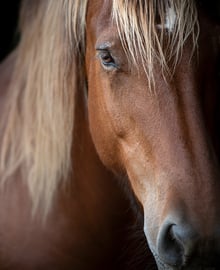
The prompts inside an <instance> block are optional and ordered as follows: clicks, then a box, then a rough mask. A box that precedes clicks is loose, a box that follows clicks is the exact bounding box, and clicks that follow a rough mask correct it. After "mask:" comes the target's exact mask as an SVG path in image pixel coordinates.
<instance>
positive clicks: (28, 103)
mask: <svg viewBox="0 0 220 270" xmlns="http://www.w3.org/2000/svg"><path fill="white" fill-rule="evenodd" d="M86 8H87V0H74V1H73V0H24V1H23V6H22V10H21V21H20V28H21V33H22V35H21V41H20V44H19V46H18V48H17V59H16V64H15V68H14V74H13V79H12V82H11V86H10V89H9V91H8V97H7V104H6V108H5V115H4V116H2V117H1V119H2V126H1V127H4V132H3V141H2V142H1V153H0V176H1V182H2V183H5V181H7V180H8V179H10V178H11V177H12V175H13V173H15V172H16V171H17V170H18V169H21V172H22V174H23V176H22V178H23V179H24V181H25V182H26V183H27V185H28V188H29V190H30V195H31V197H32V199H33V209H37V207H39V205H40V204H41V206H43V207H44V209H46V210H45V211H48V209H49V207H50V205H51V202H52V198H53V196H54V194H55V191H56V190H57V186H58V184H59V182H60V181H61V180H63V179H65V178H67V175H68V172H69V171H70V169H71V149H72V137H73V129H74V93H75V91H76V90H77V91H80V89H77V88H79V85H81V86H82V83H81V84H80V81H82V80H80V81H79V73H80V64H81V62H83V59H84V47H85V44H84V42H85V24H86ZM169 8H171V9H173V10H174V12H175V13H176V20H175V24H174V26H173V31H172V32H170V33H168V32H167V31H166V29H165V27H164V22H165V18H166V16H167V11H168V9H169ZM112 18H113V20H114V21H115V22H116V25H117V28H118V32H119V35H120V38H121V41H122V45H123V47H124V49H125V51H126V53H127V56H128V58H129V59H131V61H132V62H133V63H134V64H136V63H137V57H138V55H141V56H142V59H143V65H144V68H145V71H146V74H147V76H148V79H149V81H153V80H154V75H153V70H154V68H153V67H154V63H155V59H156V60H157V61H159V62H160V64H161V67H162V70H163V71H164V72H165V73H168V72H169V62H170V60H171V59H172V60H173V63H174V66H175V64H176V63H177V61H178V59H179V58H180V56H181V52H182V48H183V46H184V43H185V41H186V39H187V38H188V36H191V37H192V38H193V40H194V44H195V45H196V39H197V34H198V31H197V30H198V21H197V12H196V7H195V5H194V3H193V1H192V0H169V1H168V0H164V1H161V0H154V1H149V0H142V1H138V0H113V9H112ZM158 25H160V27H158ZM165 38H166V39H168V44H169V46H168V49H166V50H165V49H164V48H163V45H162V44H163V39H165ZM74 74H75V76H74ZM82 87H83V86H82ZM40 202H41V203H40Z"/></svg>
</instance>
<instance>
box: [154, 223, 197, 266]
mask: <svg viewBox="0 0 220 270" xmlns="http://www.w3.org/2000/svg"><path fill="white" fill-rule="evenodd" d="M197 241H198V235H197V234H196V233H195V231H194V230H193V228H192V227H191V226H190V225H188V224H183V225H176V224H164V225H163V226H162V228H161V230H160V232H159V235H158V241H157V245H158V246H157V248H158V255H159V256H160V257H161V259H162V260H163V261H164V262H165V263H166V264H169V265H172V266H182V265H185V264H187V261H188V259H189V258H190V257H191V256H192V253H193V251H194V249H195V246H196V243H197Z"/></svg>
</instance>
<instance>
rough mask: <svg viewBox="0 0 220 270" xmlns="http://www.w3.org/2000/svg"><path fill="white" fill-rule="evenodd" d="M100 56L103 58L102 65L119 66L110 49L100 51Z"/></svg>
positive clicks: (107, 66)
mask: <svg viewBox="0 0 220 270" xmlns="http://www.w3.org/2000/svg"><path fill="white" fill-rule="evenodd" d="M99 57H100V59H101V62H102V65H104V67H106V68H116V67H117V65H116V63H115V60H114V58H113V57H112V55H111V53H110V52H109V51H101V52H100V53H99Z"/></svg>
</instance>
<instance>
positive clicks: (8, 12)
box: [0, 0, 47, 61]
mask: <svg viewBox="0 0 220 270" xmlns="http://www.w3.org/2000/svg"><path fill="white" fill-rule="evenodd" d="M30 1H31V0H30ZM46 1H47V0H46ZM19 6H20V0H0V61H2V60H3V59H4V58H5V57H6V55H7V54H8V53H9V52H10V51H11V50H12V49H13V47H14V46H15V45H16V43H17V40H18V36H19V35H18V31H17V21H18V10H19Z"/></svg>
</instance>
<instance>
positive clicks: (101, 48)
mask: <svg viewBox="0 0 220 270" xmlns="http://www.w3.org/2000/svg"><path fill="white" fill-rule="evenodd" d="M111 48H112V43H111V42H108V41H107V42H104V43H101V44H98V45H96V46H95V49H96V51H110V50H111Z"/></svg>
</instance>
